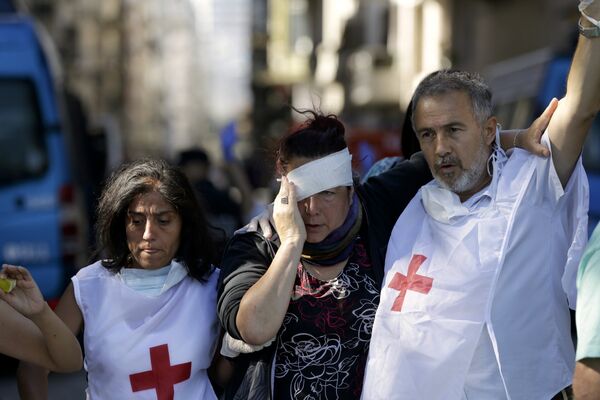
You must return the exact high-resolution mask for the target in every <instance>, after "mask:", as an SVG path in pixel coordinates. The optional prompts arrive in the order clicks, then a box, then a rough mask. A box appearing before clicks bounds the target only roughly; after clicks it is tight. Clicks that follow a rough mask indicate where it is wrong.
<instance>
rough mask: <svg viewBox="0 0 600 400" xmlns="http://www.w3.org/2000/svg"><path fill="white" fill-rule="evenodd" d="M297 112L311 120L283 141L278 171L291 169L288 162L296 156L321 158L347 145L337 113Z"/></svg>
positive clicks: (278, 151)
mask: <svg viewBox="0 0 600 400" xmlns="http://www.w3.org/2000/svg"><path fill="white" fill-rule="evenodd" d="M294 111H296V112H299V113H301V114H303V115H304V116H306V117H307V120H306V121H305V122H304V123H303V124H302V125H301V126H300V128H298V129H297V130H295V131H293V132H291V133H289V134H288V135H286V136H285V137H283V139H281V142H280V143H279V149H278V150H277V154H276V160H277V161H276V163H277V172H279V173H280V174H282V175H285V174H287V173H288V172H289V171H288V170H287V168H288V164H289V162H290V160H292V159H294V158H297V157H305V158H310V159H315V158H321V157H324V156H326V155H329V154H332V153H335V152H337V151H340V150H343V149H344V148H345V147H346V146H347V145H346V140H345V139H344V133H345V128H344V125H343V124H342V123H341V122H340V121H339V120H338V119H337V117H336V116H335V115H333V114H328V115H323V114H321V113H318V112H315V111H312V110H305V111H299V110H296V109H294Z"/></svg>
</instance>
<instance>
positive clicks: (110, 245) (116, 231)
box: [96, 159, 216, 280]
mask: <svg viewBox="0 0 600 400" xmlns="http://www.w3.org/2000/svg"><path fill="white" fill-rule="evenodd" d="M154 191H156V192H158V193H160V194H161V195H162V196H163V197H164V199H165V200H166V201H167V202H168V203H169V204H171V205H172V206H173V208H175V210H176V211H177V213H178V214H179V217H180V218H181V223H182V225H181V234H180V243H179V249H177V252H176V253H175V257H174V258H175V260H177V261H178V262H180V263H181V264H182V265H184V266H185V268H186V269H187V270H188V273H189V274H190V276H192V277H193V278H196V279H198V280H205V279H206V277H207V276H208V274H209V273H210V272H211V271H212V269H213V266H212V264H211V263H212V262H214V261H216V259H215V258H216V254H215V253H216V252H215V246H214V243H213V238H212V237H211V236H210V234H209V225H208V222H207V219H206V215H205V213H204V211H203V210H202V208H201V207H200V204H199V203H198V201H197V200H196V196H195V195H194V191H193V189H192V187H191V185H190V183H189V181H188V179H187V178H186V177H185V175H184V174H183V172H181V171H180V170H179V169H178V168H177V167H175V166H172V165H170V164H169V163H167V162H166V161H164V160H157V159H141V160H137V161H133V162H131V163H128V164H124V165H123V166H121V168H119V169H118V170H117V171H115V172H114V173H113V174H112V175H111V176H110V177H109V178H108V180H107V182H106V186H105V188H104V190H103V191H102V194H101V195H100V200H99V203H98V208H97V215H98V219H97V222H96V235H97V243H98V245H97V254H102V256H103V257H106V259H105V260H103V261H102V265H103V266H104V267H106V268H108V269H109V270H111V271H115V272H118V271H119V270H120V269H121V268H123V267H124V266H127V265H129V264H130V263H131V254H130V252H129V248H128V246H127V236H126V233H125V224H126V216H127V210H128V208H129V206H130V204H131V202H132V201H134V200H135V199H136V198H137V197H139V196H140V195H143V194H146V193H150V192H154Z"/></svg>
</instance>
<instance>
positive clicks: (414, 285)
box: [388, 254, 433, 311]
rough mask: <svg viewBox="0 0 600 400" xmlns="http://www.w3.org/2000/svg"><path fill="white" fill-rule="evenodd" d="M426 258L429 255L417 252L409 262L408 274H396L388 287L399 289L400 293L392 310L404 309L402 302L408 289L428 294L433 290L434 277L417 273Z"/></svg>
mask: <svg viewBox="0 0 600 400" xmlns="http://www.w3.org/2000/svg"><path fill="white" fill-rule="evenodd" d="M425 260H427V257H425V256H423V255H421V254H415V255H413V257H412V259H411V260H410V264H408V273H407V275H403V274H401V273H399V272H396V273H395V274H394V277H393V278H392V281H391V282H390V284H389V285H388V287H389V288H391V289H395V290H399V291H400V293H398V296H397V297H396V300H394V304H393V305H392V311H402V304H404V298H405V297H406V292H407V291H409V290H413V291H415V292H419V293H423V294H427V293H429V291H430V290H431V286H432V285H433V278H429V277H427V276H423V275H417V270H418V269H419V267H420V266H421V264H423V262H424V261H425Z"/></svg>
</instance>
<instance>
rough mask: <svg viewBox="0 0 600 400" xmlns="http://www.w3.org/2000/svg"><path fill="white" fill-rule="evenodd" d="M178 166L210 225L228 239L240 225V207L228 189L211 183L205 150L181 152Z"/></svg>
mask: <svg viewBox="0 0 600 400" xmlns="http://www.w3.org/2000/svg"><path fill="white" fill-rule="evenodd" d="M177 164H178V165H179V167H180V168H181V169H182V170H183V172H184V173H185V175H186V176H187V178H188V179H189V181H190V183H191V184H192V187H193V188H194V190H195V192H196V195H197V197H198V201H199V202H200V204H201V205H202V207H203V208H204V210H206V214H207V218H208V220H209V221H210V223H211V225H214V226H215V227H217V228H220V229H222V230H223V231H224V232H225V235H226V236H227V237H231V235H232V234H233V232H234V231H235V230H236V229H238V228H240V227H241V226H242V225H243V219H242V218H243V211H242V207H241V204H240V203H239V202H237V201H236V200H234V199H233V198H232V196H231V193H230V192H229V190H227V189H221V188H218V187H217V186H216V185H215V184H214V183H213V181H212V180H211V176H210V172H211V162H210V159H209V157H208V154H207V153H206V151H205V150H204V149H201V148H194V149H188V150H184V151H182V152H181V153H180V154H179V160H178V162H177Z"/></svg>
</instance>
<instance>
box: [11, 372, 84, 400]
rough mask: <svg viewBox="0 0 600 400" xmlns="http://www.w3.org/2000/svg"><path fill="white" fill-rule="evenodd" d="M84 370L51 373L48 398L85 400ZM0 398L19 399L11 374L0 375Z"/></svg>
mask: <svg viewBox="0 0 600 400" xmlns="http://www.w3.org/2000/svg"><path fill="white" fill-rule="evenodd" d="M85 387H86V382H85V372H84V371H80V372H76V373H73V374H55V373H51V374H50V376H49V378H48V400H66V399H68V400H85ZM0 400H19V394H18V391H17V379H16V378H15V376H14V375H13V374H4V375H1V376H0Z"/></svg>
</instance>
